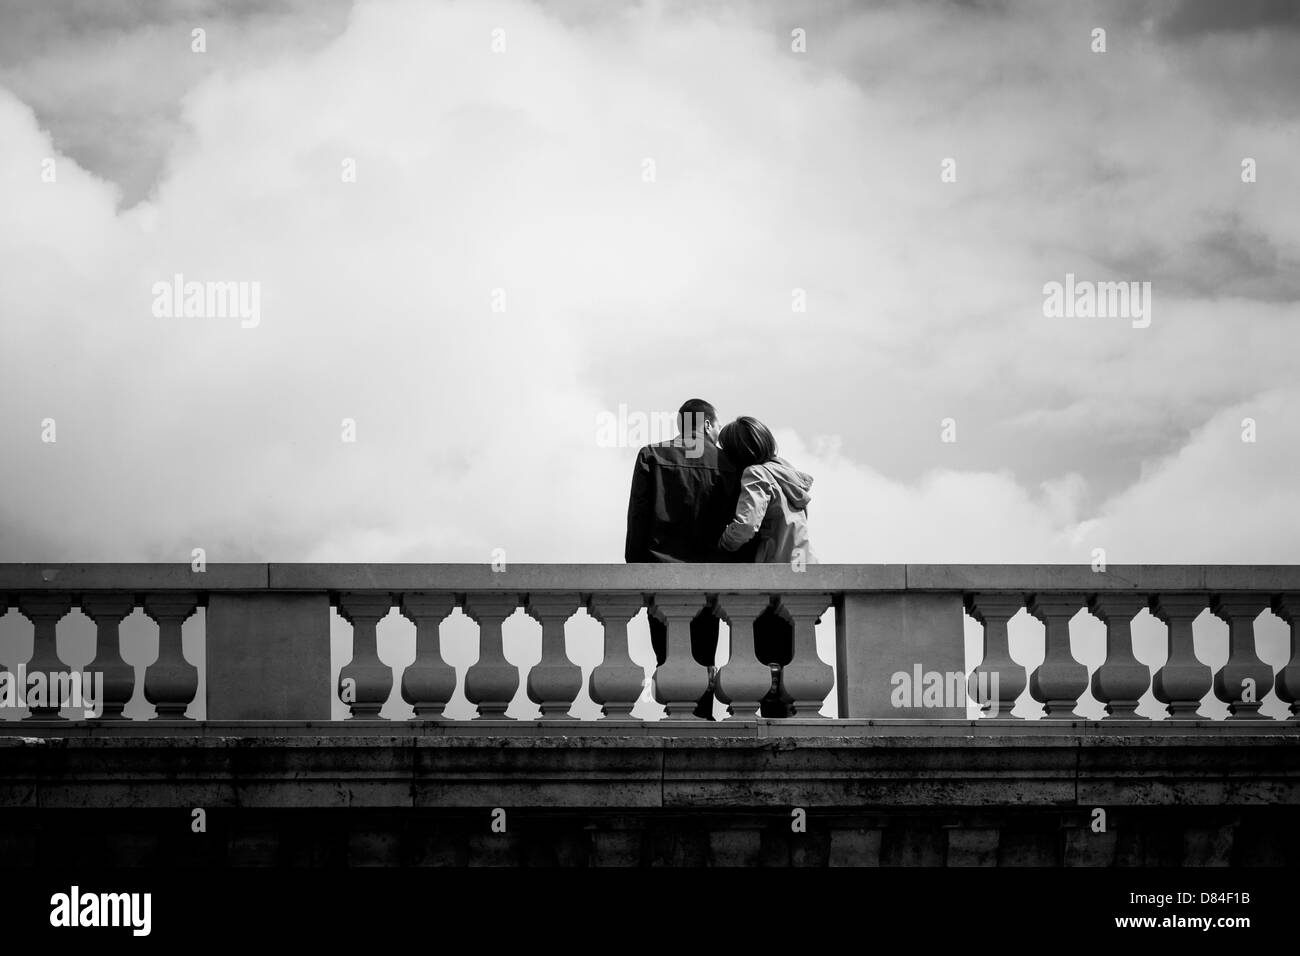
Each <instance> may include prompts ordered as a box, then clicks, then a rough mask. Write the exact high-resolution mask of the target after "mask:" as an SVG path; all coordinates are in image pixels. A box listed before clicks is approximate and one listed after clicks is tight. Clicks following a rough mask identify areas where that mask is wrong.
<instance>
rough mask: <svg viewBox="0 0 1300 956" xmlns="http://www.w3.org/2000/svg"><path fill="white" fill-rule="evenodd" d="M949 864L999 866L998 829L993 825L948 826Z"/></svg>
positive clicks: (947, 861) (947, 859) (947, 860)
mask: <svg viewBox="0 0 1300 956" xmlns="http://www.w3.org/2000/svg"><path fill="white" fill-rule="evenodd" d="M947 834H948V855H947V858H946V860H945V862H946V863H947V865H948V866H997V865H998V836H999V834H998V831H997V830H996V829H995V828H992V827H972V828H970V829H963V828H961V827H948V828H947Z"/></svg>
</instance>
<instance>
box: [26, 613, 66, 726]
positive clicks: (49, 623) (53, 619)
mask: <svg viewBox="0 0 1300 956" xmlns="http://www.w3.org/2000/svg"><path fill="white" fill-rule="evenodd" d="M70 610H72V597H71V596H70V595H67V594H20V595H19V596H18V611H19V613H21V614H22V616H23V617H25V618H27V620H29V621H31V622H32V628H33V636H32V658H31V660H29V661H28V662H27V667H26V671H27V682H26V686H25V687H22V688H16V689H20V690H21V692H22V693H23V694H27V693H28V691H29V689H30V688H31V677H32V675H33V674H42V675H44V679H45V680H46V689H45V695H44V699H43V700H40V701H38V702H37V704H36V705H33V703H32V701H31V695H30V694H29V695H28V702H27V709H28V710H30V711H31V716H30V717H28V718H27V719H28V720H61V719H62V718H61V717H60V715H59V707H60V703H59V701H58V700H57V699H56V698H57V696H58V684H57V682H51V681H49V680H48V679H49V677H50V676H51V675H53V674H58V673H63V672H64V671H65V670H66V669H67V668H66V665H64V663H63V661H61V660H60V659H59V647H58V639H57V638H56V636H55V634H56V633H57V630H58V626H59V621H60V620H62V618H63V616H64V615H65V614H67V613H68V611H70Z"/></svg>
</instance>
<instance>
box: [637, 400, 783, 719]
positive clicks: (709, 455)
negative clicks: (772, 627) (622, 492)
mask: <svg viewBox="0 0 1300 956" xmlns="http://www.w3.org/2000/svg"><path fill="white" fill-rule="evenodd" d="M677 427H678V430H679V431H680V434H679V435H678V436H677V437H676V438H674V439H672V440H671V441H665V442H659V443H657V444H654V445H646V446H645V447H644V448H642V449H641V451H640V452H639V453H638V454H637V457H636V467H635V469H634V470H633V472H632V493H631V496H630V500H629V502H628V508H627V541H626V544H625V545H624V548H623V557H624V560H626V561H627V562H628V563H654V562H664V561H699V562H723V561H727V562H731V561H750V562H752V561H753V560H754V554H755V548H756V547H757V541H754V542H751V543H750V544H749V545H747V546H745V547H743V548H741V549H740V550H739V551H734V552H726V551H722V550H720V549H719V548H718V539H719V538H720V537H721V535H722V530H723V528H725V527H726V525H727V522H729V521H730V520H731V516H732V512H733V510H734V509H735V506H736V497H737V495H738V493H739V482H740V476H739V474H738V473H737V472H736V469H735V467H734V466H733V465H732V464H731V462H730V461H728V460H727V456H726V455H725V454H724V453H723V452H722V450H721V449H719V448H718V444H717V440H718V413H717V411H716V410H715V409H714V408H713V406H712V405H710V404H709V403H708V402H706V401H704V400H703V399H699V398H692V399H691V400H690V401H688V402H686V403H685V404H683V405H682V407H681V408H680V409H678V411H677ZM650 643H651V645H652V646H653V647H654V651H655V661H656V663H658V664H663V662H664V661H665V660H666V659H667V651H668V629H667V627H666V626H665V625H664V623H663V622H662V621H658V620H656V619H655V617H654V616H653V615H651V617H650ZM717 648H718V619H717V617H716V616H715V615H714V614H713V612H712V611H710V610H709V609H707V608H703V609H701V612H700V614H699V615H698V616H697V617H696V618H695V619H694V620H693V621H691V655H692V656H693V657H694V658H695V660H696V661H698V662H699V663H700V664H702V665H704V666H706V667H708V668H709V686H708V688H707V689H706V690H705V691H704V694H703V695H702V696H701V697H700V701H699V703H698V704H697V705H696V708H695V715H696V716H697V717H703V718H706V719H712V717H713V687H714V676H715V674H714V669H713V662H714V658H715V656H716V654H717Z"/></svg>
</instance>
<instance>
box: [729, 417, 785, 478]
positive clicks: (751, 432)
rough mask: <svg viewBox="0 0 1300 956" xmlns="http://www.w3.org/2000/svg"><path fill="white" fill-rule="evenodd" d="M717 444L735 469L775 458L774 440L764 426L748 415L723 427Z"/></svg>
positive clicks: (763, 462)
mask: <svg viewBox="0 0 1300 956" xmlns="http://www.w3.org/2000/svg"><path fill="white" fill-rule="evenodd" d="M718 444H719V445H721V446H722V450H723V451H725V452H726V453H727V457H728V458H730V459H731V460H732V461H733V462H735V463H736V467H737V468H748V467H749V466H750V465H761V464H765V463H767V462H769V461H771V460H772V459H773V458H775V457H776V439H775V438H773V437H772V433H771V432H770V431H768V430H767V426H766V425H764V424H763V423H762V422H760V421H759V420H758V419H757V418H750V417H749V416H748V415H741V416H740V417H739V418H737V419H736V420H735V421H734V422H730V423H728V424H726V425H723V426H722V431H721V432H720V433H719V435H718Z"/></svg>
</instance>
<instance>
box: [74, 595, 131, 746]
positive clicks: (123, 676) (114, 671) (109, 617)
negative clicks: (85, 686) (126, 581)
mask: <svg viewBox="0 0 1300 956" xmlns="http://www.w3.org/2000/svg"><path fill="white" fill-rule="evenodd" d="M81 609H82V610H83V611H85V612H86V615H87V616H88V617H89V618H90V619H91V620H92V621H94V622H95V659H94V660H93V661H91V662H90V664H88V665H87V667H86V672H87V674H88V676H89V677H90V679H91V680H93V679H94V675H95V674H96V673H98V674H101V675H103V676H102V678H101V679H102V680H103V682H104V684H103V690H102V693H103V706H102V708H101V710H100V720H128V719H129V718H128V717H127V716H126V715H125V714H123V713H122V709H123V708H124V707H125V706H126V705H127V704H128V703H130V701H131V695H132V694H134V693H135V668H134V667H132V666H131V665H130V664H128V663H127V662H126V661H124V660H123V659H122V636H121V627H122V622H123V621H124V620H125V619H126V618H127V616H128V615H129V614H130V613H131V612H132V611H133V610H135V598H134V597H132V596H131V595H129V594H86V595H83V596H82V598H81Z"/></svg>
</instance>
